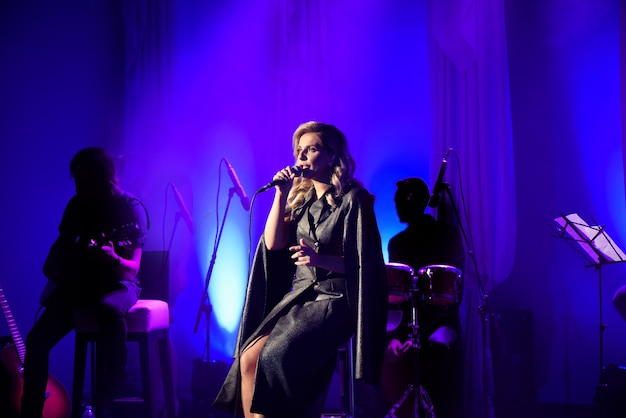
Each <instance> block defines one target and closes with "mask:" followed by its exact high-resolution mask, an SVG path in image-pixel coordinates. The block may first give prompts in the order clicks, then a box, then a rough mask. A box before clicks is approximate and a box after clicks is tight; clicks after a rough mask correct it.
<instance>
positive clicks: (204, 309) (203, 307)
mask: <svg viewBox="0 0 626 418" xmlns="http://www.w3.org/2000/svg"><path fill="white" fill-rule="evenodd" d="M234 193H235V188H234V187H231V188H230V190H229V192H228V202H227V203H226V209H225V210H224V216H223V218H222V223H221V225H220V227H219V233H218V235H217V238H216V241H215V245H214V246H213V255H212V256H211V262H210V263H209V268H208V271H207V274H206V278H205V280H204V291H203V292H202V298H201V300H200V307H199V308H198V313H197V315H196V324H195V325H194V327H193V332H194V334H195V333H196V332H198V326H199V325H200V318H201V317H202V314H203V313H204V314H205V317H206V352H207V361H209V360H210V357H211V334H210V325H211V312H212V311H213V307H212V306H211V303H210V302H208V298H209V283H210V281H211V275H212V274H213V267H214V266H215V258H216V256H217V249H218V247H219V243H220V240H221V238H222V232H223V231H224V224H225V223H226V215H227V214H228V208H229V206H230V201H231V200H232V198H233V194H234Z"/></svg>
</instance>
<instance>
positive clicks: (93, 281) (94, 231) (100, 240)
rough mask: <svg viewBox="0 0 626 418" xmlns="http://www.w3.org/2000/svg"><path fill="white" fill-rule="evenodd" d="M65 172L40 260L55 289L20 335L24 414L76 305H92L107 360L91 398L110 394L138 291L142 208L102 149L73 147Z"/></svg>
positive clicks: (34, 410) (38, 406)
mask: <svg viewBox="0 0 626 418" xmlns="http://www.w3.org/2000/svg"><path fill="white" fill-rule="evenodd" d="M70 174H71V176H72V177H73V179H74V183H75V185H76V194H75V195H74V196H73V197H72V198H71V199H70V201H69V202H68V204H67V206H66V208H65V211H64V213H63V217H62V219H61V223H60V225H59V236H58V238H57V239H56V241H55V242H54V243H53V244H52V247H51V248H50V251H49V254H48V256H47V258H46V260H45V262H44V266H43V272H44V275H45V276H46V277H47V278H48V282H49V283H50V284H54V286H52V287H53V288H54V289H53V290H52V291H51V292H50V293H49V294H47V295H46V296H45V297H43V298H42V300H41V303H42V305H44V307H45V309H44V311H43V312H42V314H41V316H39V318H38V319H37V321H36V322H35V324H34V326H33V328H32V329H31V331H30V332H29V333H28V335H27V337H26V354H25V360H24V390H23V396H22V402H21V415H20V416H21V417H22V418H41V417H42V411H43V409H44V403H45V397H46V394H45V391H46V382H47V379H48V361H49V360H48V359H49V354H50V350H51V349H52V348H53V347H54V346H55V345H56V344H57V343H58V342H59V341H60V340H61V339H62V338H63V337H64V336H66V335H67V334H68V333H69V332H70V331H72V330H73V329H74V318H75V313H76V311H77V309H83V308H87V307H88V308H91V309H93V312H94V314H95V318H96V321H97V323H98V326H99V328H100V335H101V339H100V340H99V343H98V344H99V347H98V348H99V351H101V352H103V353H105V356H104V357H105V358H104V361H105V363H106V364H105V365H104V368H103V370H104V371H105V376H99V377H98V378H99V381H98V382H97V383H98V393H99V396H100V397H101V398H100V399H98V400H97V402H98V403H102V404H105V403H106V402H107V401H108V400H111V399H112V398H113V396H114V395H115V389H116V388H119V387H120V386H121V385H122V383H123V381H124V379H125V375H126V332H127V328H126V322H125V320H124V314H125V313H126V312H127V311H128V310H129V309H130V308H131V307H132V306H133V304H135V302H136V301H137V299H138V298H139V293H140V291H141V288H140V285H139V282H138V280H137V274H138V271H139V263H140V260H141V254H142V249H143V244H144V240H145V235H146V230H147V222H148V219H147V212H146V211H145V208H144V206H143V204H142V203H141V202H140V201H139V200H138V199H137V198H135V197H133V196H132V195H130V194H129V193H127V192H125V191H123V190H122V189H121V188H120V185H119V181H118V179H117V175H116V171H115V162H114V160H113V158H112V157H111V156H110V155H109V154H108V153H107V152H106V151H105V150H104V149H102V148H97V147H89V148H84V149H82V150H80V151H79V152H78V153H76V154H75V155H74V157H73V158H72V160H71V162H70ZM47 287H48V288H49V287H50V286H47ZM42 296H43V295H42ZM76 412H77V411H74V413H76Z"/></svg>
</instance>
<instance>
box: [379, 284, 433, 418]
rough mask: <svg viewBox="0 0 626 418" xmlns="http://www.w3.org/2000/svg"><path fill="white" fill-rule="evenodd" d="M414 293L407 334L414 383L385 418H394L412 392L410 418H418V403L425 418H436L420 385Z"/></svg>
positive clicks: (414, 292) (417, 326)
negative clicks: (410, 344)
mask: <svg viewBox="0 0 626 418" xmlns="http://www.w3.org/2000/svg"><path fill="white" fill-rule="evenodd" d="M416 293H417V290H415V289H412V290H411V325H410V328H411V332H410V334H409V340H410V341H411V342H412V347H413V353H414V354H413V355H414V356H415V358H414V362H413V364H414V369H415V370H414V373H413V374H414V376H415V382H414V383H410V384H409V385H408V386H407V388H406V390H405V391H404V393H403V394H402V396H401V397H400V399H398V402H396V403H395V404H394V405H393V406H392V407H391V409H390V410H389V412H387V415H385V418H396V411H397V410H398V408H400V407H401V406H402V404H403V403H404V402H405V401H406V400H407V398H408V397H409V395H410V394H411V392H413V415H412V418H419V416H420V415H419V406H420V403H421V404H422V406H423V407H424V409H425V412H426V415H425V418H436V416H435V413H434V411H433V404H432V402H431V400H430V396H428V393H427V392H426V391H425V390H424V388H423V387H422V386H421V385H420V369H419V350H420V341H419V325H418V323H417V301H416Z"/></svg>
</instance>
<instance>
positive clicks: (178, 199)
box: [170, 183, 193, 235]
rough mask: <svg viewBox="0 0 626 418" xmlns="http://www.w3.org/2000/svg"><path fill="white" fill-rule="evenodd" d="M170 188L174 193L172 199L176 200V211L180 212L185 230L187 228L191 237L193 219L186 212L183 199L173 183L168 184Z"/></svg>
mask: <svg viewBox="0 0 626 418" xmlns="http://www.w3.org/2000/svg"><path fill="white" fill-rule="evenodd" d="M170 185H171V186H172V190H173V191H174V199H175V200H176V204H177V205H178V209H179V210H180V214H181V216H182V218H183V219H184V220H185V223H186V224H187V228H189V232H191V234H192V235H193V218H192V217H191V213H189V211H188V210H187V206H186V205H185V201H184V200H183V197H182V196H181V195H180V192H179V191H178V189H177V188H176V186H174V183H170Z"/></svg>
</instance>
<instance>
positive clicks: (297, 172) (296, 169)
mask: <svg viewBox="0 0 626 418" xmlns="http://www.w3.org/2000/svg"><path fill="white" fill-rule="evenodd" d="M291 171H292V172H293V174H295V175H296V177H300V176H301V175H302V173H303V172H304V170H303V169H302V167H300V166H297V165H294V166H292V167H291Z"/></svg>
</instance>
